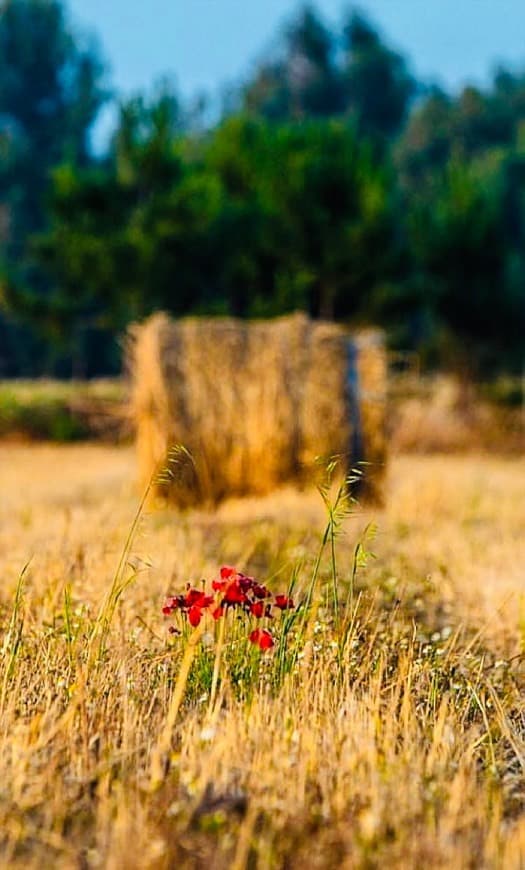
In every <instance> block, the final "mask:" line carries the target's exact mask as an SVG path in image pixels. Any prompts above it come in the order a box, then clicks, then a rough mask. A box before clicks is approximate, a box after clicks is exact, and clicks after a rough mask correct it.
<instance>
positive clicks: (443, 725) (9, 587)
mask: <svg viewBox="0 0 525 870" xmlns="http://www.w3.org/2000/svg"><path fill="white" fill-rule="evenodd" d="M133 477H134V456H133V452H132V451H131V450H130V449H129V448H113V447H104V446H100V445H99V446H83V445H77V446H68V447H64V446H62V447H59V446H51V445H47V446H46V445H41V446H38V445H27V446H24V445H0V480H1V482H2V497H1V499H0V576H1V577H2V587H1V593H0V622H1V631H2V640H1V660H0V669H1V673H0V705H1V715H0V863H1V865H2V866H10V867H24V868H26V867H44V866H52V867H74V868H77V867H78V868H84V867H86V868H91V867H93V868H95V867H109V868H124V867H125V868H134V867H136V868H139V867H140V868H170V867H177V868H178V867H181V868H186V867H188V868H201V867H202V868H204V867H206V868H218V870H219V868H227V867H228V868H230V867H232V868H237V870H240V868H243V867H253V868H280V867H286V868H310V867H311V868H316V867H319V868H333V867H346V868H353V867H363V868H373V867H380V866H381V867H403V868H405V867H416V866H420V867H425V868H427V867H429V868H434V867H454V868H463V867H473V868H474V867H475V868H478V867H487V868H489V867H490V868H492V867H501V868H514V867H516V868H518V867H523V866H525V784H524V767H525V704H524V701H523V697H524V696H523V691H524V689H525V671H524V664H523V659H522V654H523V653H524V652H525V646H524V644H525V609H524V603H525V599H524V597H523V593H524V591H525V567H524V566H525V535H524V534H523V532H524V528H525V508H524V493H525V465H524V462H523V460H521V459H518V458H507V459H503V458H490V457H487V456H481V455H479V456H478V455H473V454H467V455H464V456H454V457H445V456H439V455H434V456H428V457H425V456H400V457H397V458H395V459H394V460H393V461H392V463H391V467H390V470H389V481H388V497H387V500H386V506H385V508H384V509H382V510H379V509H373V510H372V509H371V510H367V511H357V512H355V513H354V514H353V515H352V516H350V517H347V518H345V519H342V518H341V523H340V527H339V528H338V529H337V538H336V541H335V553H336V565H335V572H334V563H333V559H332V555H331V546H330V543H331V539H330V535H328V540H327V547H326V548H325V551H324V552H323V553H322V555H321V558H320V561H319V565H318V568H317V570H316V561H317V559H318V556H319V553H320V544H321V538H322V535H323V530H324V529H325V527H326V523H327V515H326V509H325V508H324V507H323V504H322V501H321V499H320V497H319V495H318V494H317V493H315V492H312V493H310V492H307V493H297V492H295V491H293V490H285V491H283V492H280V493H277V494H275V495H273V496H271V497H268V498H265V499H253V500H246V501H242V502H241V501H238V502H230V503H226V504H224V505H222V506H221V507H220V509H219V510H218V511H217V512H216V513H213V514H211V513H206V512H192V513H186V514H183V515H177V514H175V513H168V512H164V513H163V512H157V513H154V514H145V515H143V516H142V518H141V520H140V522H139V524H138V527H137V530H136V534H135V536H134V538H133V540H132V542H131V547H130V549H129V553H127V554H126V558H125V560H124V564H123V566H122V570H121V571H120V572H118V574H117V575H116V573H115V572H116V569H117V565H118V563H119V559H120V556H121V553H122V552H123V548H124V547H125V544H126V540H127V536H128V532H129V530H130V528H131V525H132V522H133V518H134V514H135V510H136V506H137V494H136V492H135V490H134V487H133ZM370 522H375V523H376V524H377V532H376V534H375V537H374V539H373V540H371V539H370V538H371V535H370V532H368V535H366V534H365V529H366V527H367V524H369V523H370ZM363 536H365V537H364V538H363ZM359 540H361V541H362V542H363V547H362V548H361V549H360V550H359V552H358V554H357V558H356V545H357V543H358V541H359ZM367 550H369V551H372V552H373V554H374V557H373V558H372V557H371V556H368V557H366V551H367ZM26 563H29V564H28V566H27V568H26V571H25V574H24V576H23V579H22V581H19V576H20V572H21V570H22V569H23V567H24V565H26ZM224 563H226V564H233V565H236V566H238V567H239V568H240V569H241V570H245V571H246V572H247V573H252V574H254V575H255V576H256V577H257V578H259V579H260V580H261V581H264V582H268V584H269V585H270V587H271V588H272V589H274V590H275V591H282V590H283V589H284V590H286V589H287V588H288V584H289V582H290V578H291V577H294V578H295V589H294V599H295V601H296V603H297V604H300V603H301V602H302V603H303V605H304V604H305V602H308V600H310V607H309V609H308V610H307V609H306V607H303V609H302V610H301V609H300V610H299V611H298V612H299V618H298V619H297V620H296V621H295V622H294V623H293V625H292V626H291V628H290V630H289V631H285V630H284V629H283V628H282V625H283V623H282V622H281V623H278V621H277V620H276V626H275V629H274V633H275V635H276V638H277V644H276V647H275V649H273V650H272V651H270V652H268V653H265V654H260V655H259V653H258V652H257V651H255V650H254V649H253V648H250V649H248V646H249V644H248V643H247V641H246V638H245V632H243V631H241V630H240V629H239V624H238V622H236V621H235V620H234V619H233V614H229V615H228V618H227V620H225V621H222V622H218V623H213V621H212V620H210V624H208V623H203V624H202V625H201V626H200V628H199V629H198V630H197V631H196V634H195V635H191V634H190V633H189V631H186V632H185V634H184V635H183V636H177V635H170V634H169V633H168V630H167V627H168V623H167V621H166V620H165V618H163V616H162V614H161V608H162V605H163V602H164V598H165V595H166V594H167V593H169V592H176V591H179V590H181V589H183V588H184V587H185V584H186V582H187V581H189V580H191V581H192V582H196V583H198V582H199V581H200V578H203V577H205V578H209V579H210V580H211V579H213V578H214V577H216V576H217V572H218V568H219V566H220V565H221V564H224ZM334 574H335V576H336V581H337V601H335V600H334ZM354 574H355V576H354V577H353V575H354ZM115 578H116V582H114V581H115ZM352 578H353V579H352ZM312 579H313V580H314V582H313V583H312ZM220 626H225V629H224V639H223V641H222V646H221V648H220V654H219V652H218V645H219V642H218V640H217V637H218V632H220ZM203 627H204V633H202V631H201V634H200V637H198V635H199V631H200V629H201V628H203ZM193 641H195V643H193ZM186 667H188V668H189V670H188V675H187V679H184V678H183V676H181V674H182V675H184V669H185V668H186ZM216 668H218V674H217V675H218V678H219V679H218V682H217V691H216V693H215V694H214V693H213V692H212V691H211V686H212V682H213V671H214V669H216ZM213 695H214V697H212V696H213Z"/></svg>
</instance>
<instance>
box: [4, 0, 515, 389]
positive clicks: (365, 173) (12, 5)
mask: <svg viewBox="0 0 525 870" xmlns="http://www.w3.org/2000/svg"><path fill="white" fill-rule="evenodd" d="M524 24H525V12H524V11H523V7H522V6H521V3H520V0H504V2H500V3H498V4H495V3H492V2H486V3H485V2H478V0H462V2H461V3H459V4H458V3H457V2H456V3H454V2H450V0H439V2H438V0H427V2H426V3H421V2H419V0H396V2H394V0H369V2H368V3H366V2H364V3H363V4H361V5H360V6H359V8H356V7H348V6H347V7H344V6H343V5H342V4H341V3H339V2H338V0H324V2H321V0H320V2H319V3H318V4H317V5H316V6H314V5H308V6H304V5H299V4H296V3H293V2H287V0H272V2H265V3H264V4H263V3H259V4H256V3H250V4H246V3H244V4H242V3H237V2H234V0H224V2H220V3H219V2H210V0H208V2H204V0H200V2H192V3H189V4H188V3H182V2H179V3H173V2H168V0H151V2H150V3H149V4H148V6H147V11H144V7H143V6H142V5H139V4H134V3H129V2H127V3H126V2H124V0H113V2H112V3H111V4H107V3H103V2H102V0H74V2H70V3H69V4H67V3H63V2H58V0H2V2H0V377H1V378H3V379H7V378H34V377H42V376H46V377H53V378H64V379H66V378H75V379H77V380H78V379H84V378H93V377H100V376H109V375H115V374H117V373H118V372H119V371H120V368H121V346H122V336H123V335H124V333H125V330H126V328H127V326H128V324H130V323H131V322H133V321H135V320H137V319H142V318H144V317H145V316H147V315H148V314H150V313H151V312H153V311H156V310H158V309H163V310H165V311H168V312H170V313H172V314H173V315H176V316H181V315H188V314H207V315H210V314H211V315H213V314H217V315H219V314H232V315H236V316H239V317H271V316H274V315H279V314H282V313H286V312H290V311H294V310H297V309H302V310H305V311H307V312H309V313H310V314H311V315H312V316H314V317H322V318H328V319H332V318H334V319H337V320H340V321H342V322H348V323H349V324H352V325H358V326H361V325H367V324H374V325H380V326H382V327H384V329H385V330H386V333H387V337H388V344H389V347H390V349H391V351H392V352H393V354H395V353H399V354H400V356H399V359H400V360H401V364H402V365H404V364H405V362H406V361H407V360H409V361H410V360H416V364H417V367H418V370H422V371H436V370H438V371H454V372H459V373H461V374H462V375H464V376H466V377H468V378H469V379H470V380H471V381H473V382H476V381H477V382H483V383H485V384H490V383H496V382H498V383H503V380H502V379H505V378H506V380H505V383H507V384H511V385H513V386H510V387H508V392H509V391H510V393H512V395H514V397H515V400H516V401H518V402H520V401H522V399H521V393H520V384H521V375H522V371H523V366H524V358H525V347H524V336H525V42H524V41H523V33H524V29H523V25H524ZM411 355H412V356H411ZM392 358H393V359H395V356H393V357H392ZM410 364H411V363H410ZM516 396H517V397H518V398H517V399H516Z"/></svg>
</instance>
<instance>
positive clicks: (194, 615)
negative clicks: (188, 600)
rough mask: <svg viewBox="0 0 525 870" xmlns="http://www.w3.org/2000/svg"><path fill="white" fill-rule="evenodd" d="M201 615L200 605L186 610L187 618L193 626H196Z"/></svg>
mask: <svg viewBox="0 0 525 870" xmlns="http://www.w3.org/2000/svg"><path fill="white" fill-rule="evenodd" d="M201 617H202V613H201V609H200V607H195V606H193V607H190V609H189V610H188V620H189V622H190V625H192V626H193V628H197V626H198V624H199V622H200V621H201Z"/></svg>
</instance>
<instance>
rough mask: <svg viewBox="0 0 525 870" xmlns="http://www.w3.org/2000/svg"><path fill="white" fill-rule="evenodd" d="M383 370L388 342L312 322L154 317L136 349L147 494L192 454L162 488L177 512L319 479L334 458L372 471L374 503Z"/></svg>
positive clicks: (135, 390)
mask: <svg viewBox="0 0 525 870" xmlns="http://www.w3.org/2000/svg"><path fill="white" fill-rule="evenodd" d="M385 360H386V356H385V349H384V343H383V337H382V334H381V333H380V332H371V331H370V332H363V333H361V334H359V335H355V336H349V335H348V333H347V332H345V330H344V329H343V328H342V327H341V326H339V325H337V324H334V323H325V322H319V321H311V320H309V318H308V317H307V316H306V315H303V314H294V315H291V316H288V317H283V318H280V319H277V320H271V321H251V322H250V321H241V320H235V319H231V318H217V319H202V318H198V319H197V318H195V319H193V318H189V319H184V320H177V321H175V320H171V319H170V318H169V317H167V316H166V315H164V314H156V315H154V316H153V317H151V318H150V319H149V320H147V321H146V322H145V323H143V324H140V325H135V326H133V327H132V328H131V331H130V339H129V342H128V367H129V369H130V372H131V376H132V396H133V413H134V418H135V424H136V432H137V450H138V461H139V474H140V478H141V481H142V483H146V482H147V481H149V480H150V479H151V477H152V475H153V474H155V472H156V471H158V470H159V469H160V468H162V466H163V465H165V464H166V462H167V459H168V457H169V455H170V450H171V449H172V448H173V447H174V446H175V445H184V447H185V448H187V450H188V451H189V452H190V453H191V456H192V457H193V464H192V463H191V462H189V461H186V460H187V457H186V460H184V455H183V454H181V453H179V454H178V455H177V456H176V461H175V463H172V474H171V476H170V477H167V476H165V477H164V478H162V479H161V480H160V481H159V482H158V483H157V484H156V485H155V489H156V492H157V493H159V494H162V495H165V496H168V497H169V498H170V499H171V500H173V501H174V502H176V503H179V504H180V505H188V504H192V503H193V504H198V503H205V502H212V503H213V502H218V501H220V500H221V499H223V498H225V497H227V496H238V495H245V494H249V493H260V494H262V493H267V492H269V491H271V490H272V489H274V488H275V487H277V486H279V485H280V484H283V483H284V482H287V481H299V482H301V481H304V480H311V479H312V475H313V467H314V465H315V463H316V460H318V458H319V457H325V458H326V459H328V458H329V457H331V456H334V455H339V456H341V457H342V460H343V463H344V465H345V466H346V468H350V467H352V466H353V465H355V463H357V462H360V461H364V462H366V463H370V464H369V465H367V466H365V467H364V480H365V488H366V489H367V490H368V493H369V494H372V495H374V496H376V497H377V496H378V495H379V494H380V488H381V478H382V475H383V470H384V464H385V435H384V422H385V393H386V389H385V388H386V363H385ZM181 460H184V461H181ZM317 464H318V463H317Z"/></svg>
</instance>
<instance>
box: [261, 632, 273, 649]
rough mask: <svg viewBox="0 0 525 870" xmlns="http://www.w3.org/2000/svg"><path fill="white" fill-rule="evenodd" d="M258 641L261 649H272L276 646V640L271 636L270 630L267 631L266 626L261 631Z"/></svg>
mask: <svg viewBox="0 0 525 870" xmlns="http://www.w3.org/2000/svg"><path fill="white" fill-rule="evenodd" d="M258 643H259V647H260V649H262V650H267V649H271V648H272V646H275V641H274V639H273V637H272V636H271V634H270V632H269V631H267V630H266V629H265V628H264V629H263V630H262V631H261V634H260V637H259V641H258Z"/></svg>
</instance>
